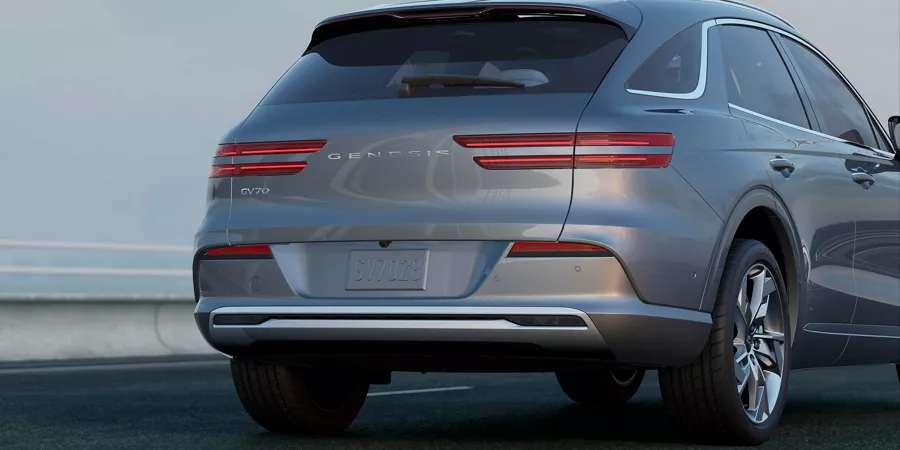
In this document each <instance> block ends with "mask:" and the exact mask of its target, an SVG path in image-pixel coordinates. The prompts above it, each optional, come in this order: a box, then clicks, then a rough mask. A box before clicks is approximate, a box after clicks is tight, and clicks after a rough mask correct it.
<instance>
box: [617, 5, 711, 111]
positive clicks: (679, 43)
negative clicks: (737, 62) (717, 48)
mask: <svg viewBox="0 0 900 450" xmlns="http://www.w3.org/2000/svg"><path fill="white" fill-rule="evenodd" d="M702 47H703V24H702V23H698V24H696V25H694V26H692V27H690V28H688V29H686V30H684V31H682V32H680V33H678V34H676V35H675V37H673V38H672V39H669V40H668V41H666V43H665V44H663V45H662V46H660V47H659V48H658V49H656V51H654V52H653V54H652V55H650V57H649V58H647V60H646V61H644V62H643V63H642V64H641V65H640V67H638V69H637V70H636V71H635V72H634V73H633V74H632V75H631V78H629V79H628V83H627V84H626V88H628V89H633V90H638V91H647V92H659V93H667V94H689V93H691V92H693V91H694V89H696V88H697V83H699V81H700V59H701V53H702Z"/></svg>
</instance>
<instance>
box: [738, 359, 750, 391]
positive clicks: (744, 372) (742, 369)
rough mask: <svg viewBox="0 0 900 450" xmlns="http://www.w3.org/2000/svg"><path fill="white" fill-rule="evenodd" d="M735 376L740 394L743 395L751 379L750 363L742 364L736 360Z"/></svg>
mask: <svg viewBox="0 0 900 450" xmlns="http://www.w3.org/2000/svg"><path fill="white" fill-rule="evenodd" d="M734 378H735V381H736V384H737V391H738V395H741V394H743V393H744V390H745V389H747V384H748V383H749V381H750V365H749V364H740V363H738V362H737V361H735V363H734Z"/></svg>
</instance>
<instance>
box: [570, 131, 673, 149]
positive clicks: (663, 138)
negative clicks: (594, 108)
mask: <svg viewBox="0 0 900 450" xmlns="http://www.w3.org/2000/svg"><path fill="white" fill-rule="evenodd" d="M575 145H578V146H581V147H611V146H622V147H671V146H673V145H675V136H673V135H671V134H669V133H578V135H577V136H576V139H575Z"/></svg>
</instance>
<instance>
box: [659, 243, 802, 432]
mask: <svg viewBox="0 0 900 450" xmlns="http://www.w3.org/2000/svg"><path fill="white" fill-rule="evenodd" d="M787 299H788V298H787V291H786V289H785V283H784V280H783V279H782V276H781V271H780V270H779V267H778V263H777V261H776V260H775V257H774V256H773V255H772V252H771V251H769V249H768V248H767V247H766V246H765V245H763V244H762V243H760V242H758V241H754V240H746V239H740V240H736V241H735V242H734V244H733V245H732V247H731V250H730V251H729V254H728V258H727V260H726V263H725V272H724V273H723V275H722V281H721V284H720V286H719V292H718V299H717V301H716V306H715V309H714V310H713V327H712V332H711V334H710V338H709V341H708V342H707V344H706V347H705V348H704V349H703V352H702V353H701V354H700V356H699V357H698V358H697V359H696V360H695V361H694V362H692V363H691V364H689V365H688V366H686V367H681V368H669V369H665V370H660V373H659V382H660V388H661V390H662V395H663V399H664V400H665V402H666V405H667V406H668V408H669V410H670V412H671V413H672V415H673V416H674V417H675V419H676V421H677V422H679V424H681V425H682V426H683V427H684V428H685V429H687V430H688V431H689V432H691V433H692V434H694V435H695V436H696V437H698V438H700V439H704V440H706V439H713V440H716V441H723V442H725V443H729V444H737V445H757V444H761V443H763V442H765V441H766V440H768V439H769V438H771V437H772V435H773V434H774V433H775V430H776V428H777V426H778V421H779V420H780V419H781V413H782V410H783V409H784V398H785V392H786V390H787V383H788V374H789V370H790V367H789V365H790V345H789V344H786V343H789V342H790V329H789V322H790V321H789V320H787V318H788V314H787V311H788V309H787V306H788V305H787Z"/></svg>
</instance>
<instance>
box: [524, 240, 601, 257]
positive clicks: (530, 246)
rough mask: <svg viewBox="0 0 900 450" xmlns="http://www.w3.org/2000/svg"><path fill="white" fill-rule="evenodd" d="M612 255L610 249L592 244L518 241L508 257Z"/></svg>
mask: <svg viewBox="0 0 900 450" xmlns="http://www.w3.org/2000/svg"><path fill="white" fill-rule="evenodd" d="M598 256H612V255H611V254H610V252H609V250H607V249H605V248H603V247H598V246H596V245H590V244H578V243H574V242H516V243H515V244H513V246H512V248H511V249H510V250H509V253H508V254H507V255H506V257H507V258H541V257H567V258H575V257H598Z"/></svg>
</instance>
